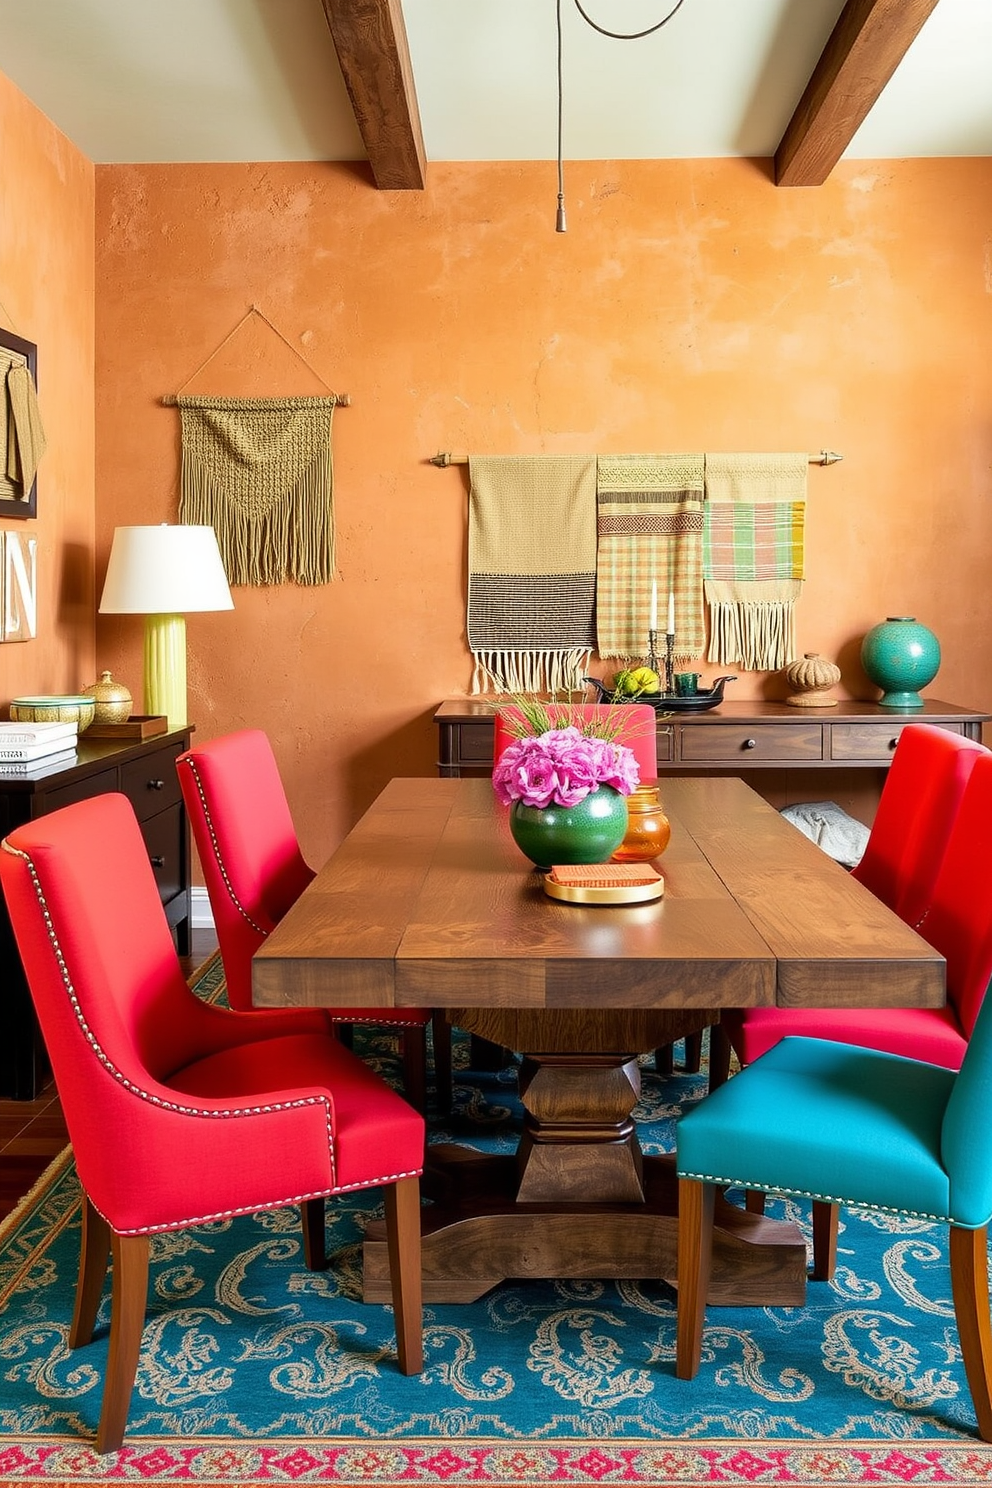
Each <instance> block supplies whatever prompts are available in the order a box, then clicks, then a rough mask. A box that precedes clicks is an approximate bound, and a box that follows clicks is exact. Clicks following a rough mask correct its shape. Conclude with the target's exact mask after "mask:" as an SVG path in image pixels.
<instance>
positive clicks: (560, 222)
mask: <svg viewBox="0 0 992 1488" xmlns="http://www.w3.org/2000/svg"><path fill="white" fill-rule="evenodd" d="M684 4H685V0H676V3H675V4H674V5H673V6H672V8H671V10H670V11H669V12H668V14H667V15H666V16H662V18H661V20H660V21H655V23H654V25H653V26H648V27H646V28H645V30H643V31H607V29H606V27H605V26H600V25H599V24H598V23H597V22H596V21H594V20H593V18H592V16H591V15H588V14H587V13H586V12H585V11H584V10H583V9H582V5H581V3H580V0H575V8H576V10H577V11H578V12H579V15H580V16H581V17H582V19H583V20H584V21H585V23H586V25H587V26H591V27H592V29H593V30H594V31H598V32H599V34H600V36H608V37H609V38H610V39H611V40H612V41H640V39H641V37H642V36H652V35H653V34H654V32H655V31H660V30H661V28H662V26H665V25H667V24H668V22H669V21H670V20H671V19H672V16H673V15H675V13H676V12H677V11H679V10H681V9H682V6H683V5H684ZM556 20H557V25H558V212H557V214H556V216H555V232H560V233H563V232H567V231H568V223H567V221H566V219H565V172H564V167H563V165H562V114H563V111H564V109H563V103H562V92H563V89H562V65H561V0H557V6H556Z"/></svg>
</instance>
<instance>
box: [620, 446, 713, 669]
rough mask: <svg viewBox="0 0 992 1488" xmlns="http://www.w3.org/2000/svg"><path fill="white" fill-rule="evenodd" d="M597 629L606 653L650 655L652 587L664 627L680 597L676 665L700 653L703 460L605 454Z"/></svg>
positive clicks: (691, 456)
mask: <svg viewBox="0 0 992 1488" xmlns="http://www.w3.org/2000/svg"><path fill="white" fill-rule="evenodd" d="M596 507H597V527H598V535H599V548H598V555H597V566H596V631H597V636H598V650H599V654H600V656H604V657H605V656H615V657H622V658H624V659H631V658H634V657H642V656H644V655H645V654H646V650H647V641H648V625H649V621H650V618H651V596H652V585H654V586H656V590H655V592H656V594H657V602H658V617H659V627H658V628H664V624H665V620H666V617H667V613H668V596H669V594H672V595H674V598H675V661H676V664H678V663H680V662H689V661H693V660H695V658H696V657H697V656H701V655H702V651H703V645H704V641H705V633H704V628H703V607H702V574H703V456H702V455H701V454H698V455H697V454H658V455H600V457H599V460H598V462H597V475H596Z"/></svg>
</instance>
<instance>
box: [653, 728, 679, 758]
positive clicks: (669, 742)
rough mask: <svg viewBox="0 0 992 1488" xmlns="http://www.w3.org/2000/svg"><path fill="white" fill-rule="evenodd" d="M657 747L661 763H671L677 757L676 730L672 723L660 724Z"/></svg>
mask: <svg viewBox="0 0 992 1488" xmlns="http://www.w3.org/2000/svg"><path fill="white" fill-rule="evenodd" d="M655 747H656V748H657V750H658V763H659V765H668V764H671V762H672V760H673V759H674V758H675V730H674V729H673V728H672V727H671V726H670V725H659V728H658V733H657V738H656V741H655Z"/></svg>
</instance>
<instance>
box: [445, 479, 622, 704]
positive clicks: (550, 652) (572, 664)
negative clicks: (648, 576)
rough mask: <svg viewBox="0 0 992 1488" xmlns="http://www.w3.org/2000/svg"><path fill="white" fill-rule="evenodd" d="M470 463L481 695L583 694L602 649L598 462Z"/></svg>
mask: <svg viewBox="0 0 992 1488" xmlns="http://www.w3.org/2000/svg"><path fill="white" fill-rule="evenodd" d="M468 464H469V519H468V568H469V574H468V641H469V646H470V647H471V650H472V656H473V658H474V661H475V671H474V675H473V678H472V691H473V692H474V693H478V692H482V691H483V690H485V689H486V688H492V689H494V690H495V691H497V692H528V693H552V694H556V693H561V692H569V691H576V690H578V691H581V690H582V686H583V684H582V674H583V672H585V671H587V670H588V667H589V661H590V658H591V656H592V652H593V648H594V646H595V643H596V632H595V590H596V461H595V458H594V457H593V456H591V455H522V456H512V455H505V456H493V457H486V458H482V457H479V458H477V457H475V456H469V461H468Z"/></svg>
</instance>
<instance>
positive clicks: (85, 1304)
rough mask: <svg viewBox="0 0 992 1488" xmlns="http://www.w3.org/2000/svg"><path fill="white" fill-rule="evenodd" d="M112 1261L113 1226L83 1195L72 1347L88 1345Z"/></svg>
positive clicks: (70, 1335) (70, 1344)
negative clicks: (110, 1261) (108, 1267)
mask: <svg viewBox="0 0 992 1488" xmlns="http://www.w3.org/2000/svg"><path fill="white" fill-rule="evenodd" d="M109 1260H110V1226H109V1225H108V1223H107V1221H106V1220H105V1219H104V1217H103V1215H102V1214H98V1213H97V1211H96V1210H95V1209H94V1208H93V1205H92V1204H91V1203H90V1200H89V1196H88V1195H87V1194H83V1233H82V1240H81V1242H80V1251H79V1277H78V1280H77V1282H76V1306H75V1310H74V1311H73V1314H72V1322H71V1324H70V1325H69V1347H70V1348H79V1347H80V1346H81V1345H82V1344H86V1343H89V1342H90V1341H91V1339H92V1337H93V1329H94V1327H95V1326H96V1315H97V1311H98V1309H99V1306H100V1298H101V1297H102V1296H103V1283H104V1281H105V1279H106V1276H107V1264H108V1262H109Z"/></svg>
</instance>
